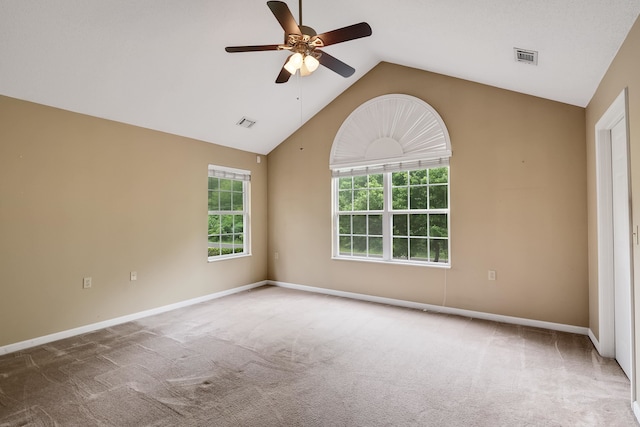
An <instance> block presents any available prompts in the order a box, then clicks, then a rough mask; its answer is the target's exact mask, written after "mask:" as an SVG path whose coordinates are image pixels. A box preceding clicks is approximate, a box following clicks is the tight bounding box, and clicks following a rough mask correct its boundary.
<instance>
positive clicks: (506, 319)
mask: <svg viewBox="0 0 640 427" xmlns="http://www.w3.org/2000/svg"><path fill="white" fill-rule="evenodd" d="M267 283H268V284H270V285H274V286H280V287H282V288H289V289H297V290H300V291H306V292H315V293H320V294H326V295H333V296H338V297H344V298H351V299H357V300H362V301H369V302H377V303H380V304H389V305H397V306H400V307H408V308H415V309H418V310H426V311H434V312H437V313H443V314H453V315H456V316H464V317H472V318H476V319H483V320H491V321H494V322H501V323H509V324H513V325H520V326H530V327H534V328H542V329H549V330H553V331H561V332H570V333H574V334H580V335H589V329H588V328H585V327H582V326H573V325H565V324H562V323H553V322H545V321H542V320H532V319H525V318H522V317H511V316H503V315H500V314H491V313H484V312H481V311H471V310H463V309H460V308H453V307H444V306H440V305H432V304H423V303H419V302H413V301H406V300H400V299H393V298H384V297H376V296H372V295H366V294H358V293H354V292H344V291H336V290H333V289H326V288H317V287H313V286H306V285H297V284H293V283H286V282H276V281H272V280H268V281H267Z"/></svg>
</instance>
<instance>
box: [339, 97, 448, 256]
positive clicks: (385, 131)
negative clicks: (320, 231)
mask: <svg viewBox="0 0 640 427" xmlns="http://www.w3.org/2000/svg"><path fill="white" fill-rule="evenodd" d="M449 157H451V143H450V140H449V133H448V132H447V128H446V126H445V125H444V122H443V121H442V118H441V117H440V115H439V114H438V113H437V112H436V111H435V110H434V109H433V108H432V107H431V106H430V105H429V104H427V103H425V102H424V101H422V100H420V99H418V98H415V97H412V96H409V95H400V94H393V95H384V96H380V97H377V98H374V99H372V100H370V101H367V102H365V103H364V104H362V105H361V106H360V107H358V108H357V109H356V110H354V111H353V112H352V113H351V114H350V115H349V117H347V119H346V120H345V121H344V123H343V124H342V126H341V127H340V129H339V131H338V133H337V134H336V137H335V139H334V141H333V146H332V148H331V156H330V167H331V171H332V179H333V257H334V258H340V259H344V258H346V259H359V260H369V261H380V262H394V263H419V264H422V265H439V266H449V265H450V249H451V247H450V246H451V245H450V238H449V237H450V233H449V228H450V227H449V224H450V220H449V217H450V215H449V188H450V187H449Z"/></svg>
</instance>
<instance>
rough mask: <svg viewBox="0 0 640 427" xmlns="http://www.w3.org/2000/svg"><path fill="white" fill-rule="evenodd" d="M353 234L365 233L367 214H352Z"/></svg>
mask: <svg viewBox="0 0 640 427" xmlns="http://www.w3.org/2000/svg"><path fill="white" fill-rule="evenodd" d="M353 234H367V216H366V215H354V216H353Z"/></svg>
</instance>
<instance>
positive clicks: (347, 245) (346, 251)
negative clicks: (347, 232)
mask: <svg viewBox="0 0 640 427" xmlns="http://www.w3.org/2000/svg"><path fill="white" fill-rule="evenodd" d="M340 255H351V236H340Z"/></svg>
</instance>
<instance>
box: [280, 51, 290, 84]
mask: <svg viewBox="0 0 640 427" xmlns="http://www.w3.org/2000/svg"><path fill="white" fill-rule="evenodd" d="M287 61H289V57H287V60H286V61H284V63H285V64H286V63H287ZM289 77H291V73H290V72H288V71H287V70H286V68H284V66H282V70H280V74H278V78H276V83H286V82H288V81H289Z"/></svg>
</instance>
